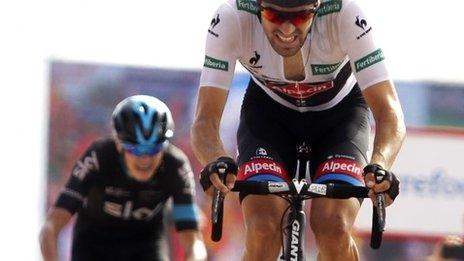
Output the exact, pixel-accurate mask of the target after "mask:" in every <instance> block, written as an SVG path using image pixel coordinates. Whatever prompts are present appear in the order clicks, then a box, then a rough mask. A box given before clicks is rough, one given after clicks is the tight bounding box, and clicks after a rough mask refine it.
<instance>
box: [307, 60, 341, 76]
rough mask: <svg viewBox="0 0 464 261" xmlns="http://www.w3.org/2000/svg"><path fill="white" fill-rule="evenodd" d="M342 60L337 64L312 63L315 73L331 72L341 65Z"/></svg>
mask: <svg viewBox="0 0 464 261" xmlns="http://www.w3.org/2000/svg"><path fill="white" fill-rule="evenodd" d="M340 64H341V62H339V63H335V64H311V69H312V71H313V75H321V74H331V73H333V72H335V71H336V70H337V69H338V67H340Z"/></svg>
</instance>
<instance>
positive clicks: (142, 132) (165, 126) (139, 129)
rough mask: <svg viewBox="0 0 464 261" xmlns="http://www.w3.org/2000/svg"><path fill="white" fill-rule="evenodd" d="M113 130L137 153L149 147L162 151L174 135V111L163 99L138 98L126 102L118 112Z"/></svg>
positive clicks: (121, 103)
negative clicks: (172, 111)
mask: <svg viewBox="0 0 464 261" xmlns="http://www.w3.org/2000/svg"><path fill="white" fill-rule="evenodd" d="M112 119H113V129H114V131H115V132H116V136H117V138H118V139H119V141H121V142H122V143H123V144H124V145H128V146H134V147H135V148H137V151H141V153H140V154H143V151H144V150H146V149H147V148H149V150H150V151H154V150H155V151H161V150H163V149H165V148H166V147H167V145H168V144H169V140H170V139H171V138H172V136H173V135H174V120H173V119H172V115H171V111H170V110H169V108H168V107H167V106H166V104H165V103H163V102H162V101H161V100H159V99H157V98H155V97H153V96H148V95H134V96H130V97H128V98H126V99H124V100H122V101H121V102H120V103H119V104H118V105H117V106H116V108H115V109H114V111H113V115H112Z"/></svg>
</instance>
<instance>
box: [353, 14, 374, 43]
mask: <svg viewBox="0 0 464 261" xmlns="http://www.w3.org/2000/svg"><path fill="white" fill-rule="evenodd" d="M354 24H356V25H357V26H358V27H360V28H361V29H363V31H364V32H363V33H362V34H360V35H358V36H357V37H356V39H358V40H359V39H361V38H362V37H363V36H365V35H366V34H368V33H369V32H370V31H371V30H372V27H370V26H369V27H368V26H367V21H366V20H365V19H363V18H359V15H358V16H356V21H355V22H354Z"/></svg>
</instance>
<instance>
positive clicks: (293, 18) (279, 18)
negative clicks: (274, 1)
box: [261, 7, 317, 26]
mask: <svg viewBox="0 0 464 261" xmlns="http://www.w3.org/2000/svg"><path fill="white" fill-rule="evenodd" d="M316 10H317V8H316V7H315V8H313V9H309V10H304V11H300V12H282V11H277V10H275V9H272V8H269V7H261V17H264V19H266V20H268V21H269V22H271V23H273V24H276V25H281V24H283V23H284V22H286V21H289V22H290V23H292V24H293V25H294V26H300V25H302V24H305V23H307V22H308V21H309V19H311V17H313V15H314V13H315V12H316Z"/></svg>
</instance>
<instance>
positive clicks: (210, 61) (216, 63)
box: [203, 55, 229, 71]
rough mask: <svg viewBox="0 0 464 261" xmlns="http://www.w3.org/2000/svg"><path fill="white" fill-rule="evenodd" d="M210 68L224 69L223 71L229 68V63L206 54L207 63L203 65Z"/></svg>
mask: <svg viewBox="0 0 464 261" xmlns="http://www.w3.org/2000/svg"><path fill="white" fill-rule="evenodd" d="M203 66H205V67H208V68H212V69H217V70H222V71H228V70H229V63H228V62H226V61H221V60H218V59H215V58H213V57H209V56H208V55H206V56H205V64H204V65H203Z"/></svg>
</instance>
